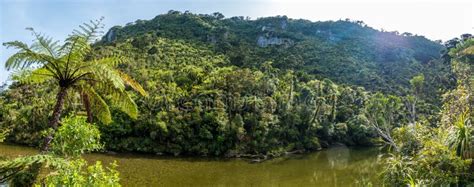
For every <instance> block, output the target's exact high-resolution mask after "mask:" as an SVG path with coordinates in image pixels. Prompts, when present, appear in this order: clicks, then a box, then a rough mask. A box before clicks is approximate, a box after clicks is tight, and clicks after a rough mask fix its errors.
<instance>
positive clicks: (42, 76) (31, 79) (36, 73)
mask: <svg viewBox="0 0 474 187" xmlns="http://www.w3.org/2000/svg"><path fill="white" fill-rule="evenodd" d="M54 77H55V75H54V74H52V73H51V72H50V71H49V70H48V69H46V68H38V69H35V70H23V71H19V72H15V73H13V74H12V79H13V80H16V81H18V82H21V83H25V84H39V83H43V82H46V81H48V80H51V79H52V78H54Z"/></svg>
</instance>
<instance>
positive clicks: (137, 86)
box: [116, 70, 148, 97]
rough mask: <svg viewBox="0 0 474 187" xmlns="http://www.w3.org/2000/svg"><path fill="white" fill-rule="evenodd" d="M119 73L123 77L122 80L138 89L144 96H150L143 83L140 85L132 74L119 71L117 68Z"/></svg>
mask: <svg viewBox="0 0 474 187" xmlns="http://www.w3.org/2000/svg"><path fill="white" fill-rule="evenodd" d="M116 71H117V73H118V74H119V75H120V77H121V78H122V80H123V81H124V82H125V83H126V84H127V85H129V86H130V87H132V88H133V89H134V90H135V91H137V92H138V93H140V94H141V95H142V96H145V97H148V93H147V92H146V91H145V89H143V87H142V85H140V84H139V83H138V82H136V81H135V80H133V79H132V78H131V77H130V76H128V75H127V74H125V73H123V72H121V71H119V70H116Z"/></svg>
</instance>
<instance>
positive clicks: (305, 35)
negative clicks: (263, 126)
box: [101, 11, 454, 94]
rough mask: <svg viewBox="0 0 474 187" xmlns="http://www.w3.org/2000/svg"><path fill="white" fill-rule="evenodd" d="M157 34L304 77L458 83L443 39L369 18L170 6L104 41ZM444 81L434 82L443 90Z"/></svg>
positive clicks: (391, 89) (388, 84) (397, 87)
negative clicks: (200, 11)
mask: <svg viewBox="0 0 474 187" xmlns="http://www.w3.org/2000/svg"><path fill="white" fill-rule="evenodd" d="M158 37H161V38H168V39H174V40H184V41H186V42H189V43H192V44H194V45H198V46H203V47H207V48H209V49H210V50H212V51H214V52H215V53H217V54H224V55H226V57H227V58H228V59H229V61H230V63H231V64H233V65H236V66H239V67H260V66H261V65H262V64H264V63H265V62H266V61H272V62H273V66H274V67H275V68H279V69H284V70H287V69H291V70H294V71H295V72H296V73H298V74H299V75H300V76H299V77H301V78H305V79H311V78H317V79H321V78H329V79H331V80H333V81H335V82H337V83H340V84H350V85H357V86H363V87H365V88H366V89H368V90H372V91H383V92H386V93H395V94H406V91H407V89H408V88H409V86H410V84H409V82H408V81H409V80H410V79H411V78H412V77H414V76H416V75H418V74H419V73H423V74H425V76H426V78H427V81H429V82H430V83H435V84H434V85H435V86H439V85H446V84H448V85H450V84H451V85H452V84H454V82H453V81H452V79H451V78H452V75H449V74H450V71H449V65H447V64H441V62H439V61H436V60H435V59H439V57H440V55H441V52H442V51H443V50H445V49H444V46H443V45H441V44H440V43H437V42H434V41H430V40H428V39H426V38H425V37H423V36H417V35H413V34H410V33H402V34H400V33H398V32H396V31H394V32H386V31H378V30H375V29H373V28H371V27H369V26H367V25H365V24H364V23H363V22H362V21H351V20H339V21H325V22H311V21H308V20H302V19H290V18H287V17H286V16H277V17H266V18H258V19H256V20H251V19H248V18H244V17H232V18H224V16H223V15H222V14H220V13H214V14H213V15H196V14H192V13H189V12H185V13H181V12H178V11H170V12H169V13H168V14H164V15H159V16H156V17H155V18H154V19H152V20H148V21H145V20H137V21H135V22H134V23H129V24H127V26H124V27H121V26H116V27H113V28H111V29H110V30H109V31H108V32H107V34H106V35H105V36H104V37H103V39H102V42H101V43H102V44H105V45H113V44H114V43H120V42H122V41H125V40H132V42H133V45H134V47H137V48H140V49H143V50H149V49H151V48H152V46H151V45H149V44H150V42H151V41H153V40H155V39H156V38H158ZM152 51H153V50H152ZM152 51H150V52H152ZM432 72H436V74H431V73H432ZM446 74H448V75H446ZM427 85H433V84H427ZM439 88H440V87H437V88H427V89H429V92H430V94H433V92H435V93H443V92H438V91H439V90H438V89H439Z"/></svg>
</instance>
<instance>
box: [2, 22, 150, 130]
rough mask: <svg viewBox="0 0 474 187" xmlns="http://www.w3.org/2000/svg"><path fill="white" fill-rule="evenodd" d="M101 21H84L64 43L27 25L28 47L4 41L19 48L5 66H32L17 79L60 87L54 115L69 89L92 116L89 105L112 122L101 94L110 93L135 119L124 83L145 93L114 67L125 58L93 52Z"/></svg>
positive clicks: (8, 45) (59, 111)
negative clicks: (28, 34)
mask: <svg viewBox="0 0 474 187" xmlns="http://www.w3.org/2000/svg"><path fill="white" fill-rule="evenodd" d="M101 21H102V19H100V20H94V21H91V22H90V23H84V25H81V26H80V28H81V29H80V31H78V30H74V32H73V34H71V35H70V36H69V37H68V38H66V39H65V42H64V44H63V45H60V44H59V41H53V40H52V38H49V37H46V36H44V35H42V34H40V33H37V32H36V31H35V30H33V29H32V28H28V30H30V31H31V32H32V34H33V36H34V37H35V40H34V42H33V44H32V45H31V46H28V45H27V44H25V43H23V42H20V41H12V42H6V43H4V44H3V45H4V46H6V47H7V48H14V49H16V50H18V51H17V53H15V54H13V55H12V56H10V57H9V58H8V59H7V61H6V62H5V67H6V68H7V69H24V68H30V67H35V69H33V70H30V71H24V72H23V73H22V74H21V75H19V76H18V79H19V81H20V82H24V83H43V82H46V81H48V80H51V81H53V82H54V84H55V86H57V87H60V88H61V89H60V92H59V93H58V98H57V104H56V105H57V106H58V108H56V109H55V110H58V111H55V112H54V113H53V114H54V115H60V114H61V110H62V107H63V106H62V101H61V100H63V99H64V97H65V96H66V95H67V92H66V91H67V90H68V89H73V90H74V91H77V92H78V93H80V95H81V96H82V99H83V100H84V102H86V103H85V108H86V111H87V112H89V114H90V115H92V113H91V109H90V108H92V111H94V112H95V113H94V114H97V117H98V119H99V120H101V121H102V122H104V123H110V122H111V118H110V113H107V112H106V111H108V105H107V104H105V101H104V99H103V96H104V95H107V96H112V97H109V99H110V100H112V101H114V102H113V103H114V104H117V105H118V106H120V108H121V109H123V110H124V112H126V113H127V114H129V115H130V116H131V117H132V118H136V117H137V110H138V109H137V108H136V105H135V104H134V102H133V100H131V99H130V97H129V96H128V94H127V92H126V91H125V85H130V87H131V88H133V89H135V90H137V91H138V92H139V93H140V94H142V95H146V92H145V91H144V90H143V88H142V87H141V86H140V84H138V83H137V82H135V81H134V80H133V79H131V78H130V77H129V76H128V75H126V74H124V73H123V72H121V71H119V70H117V69H115V66H117V65H119V64H123V63H125V62H126V61H127V59H126V58H125V57H123V56H121V55H118V54H108V55H102V56H99V57H95V55H93V50H92V47H91V45H90V43H91V42H92V41H94V39H95V37H96V35H97V34H98V33H99V29H100V28H101V27H102V25H101ZM63 90H64V91H63ZM96 90H99V91H101V92H102V94H103V95H99V94H98V93H97V92H98V91H96ZM61 92H63V93H61ZM59 95H62V96H61V97H59ZM88 99H91V101H88ZM58 119H59V118H58V117H56V116H55V117H53V120H58ZM56 123H57V121H54V122H51V124H52V125H53V126H55V125H56ZM52 128H55V127H52Z"/></svg>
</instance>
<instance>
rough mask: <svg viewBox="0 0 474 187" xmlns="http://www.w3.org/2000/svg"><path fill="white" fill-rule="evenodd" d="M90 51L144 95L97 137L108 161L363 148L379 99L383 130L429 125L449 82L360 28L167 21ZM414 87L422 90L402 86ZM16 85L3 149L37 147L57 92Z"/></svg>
mask: <svg viewBox="0 0 474 187" xmlns="http://www.w3.org/2000/svg"><path fill="white" fill-rule="evenodd" d="M93 48H94V52H93V54H92V55H91V57H90V58H95V57H100V56H105V55H107V54H111V53H113V54H119V55H122V56H127V57H129V58H130V59H132V60H130V61H129V62H128V63H126V64H120V65H119V68H120V69H121V70H122V71H124V72H126V73H128V74H129V75H131V77H134V79H135V80H136V81H137V82H140V83H141V84H142V85H143V87H144V89H145V90H147V91H148V92H149V94H150V96H149V97H143V96H139V95H133V94H132V98H133V99H134V100H135V102H136V104H137V106H138V108H139V110H140V115H139V117H138V119H136V120H135V119H132V118H130V117H128V116H127V115H124V113H123V112H120V111H119V110H116V109H114V108H112V109H111V110H112V114H113V122H112V123H111V124H109V125H100V126H99V127H100V130H101V132H102V136H103V140H104V141H105V142H106V143H105V145H106V146H107V149H109V150H114V151H139V152H148V153H160V154H161V153H169V154H175V155H178V154H192V155H227V156H236V155H240V154H256V155H279V154H282V153H284V152H287V151H295V150H297V151H304V150H317V149H320V148H322V147H328V146H330V145H331V144H334V143H343V144H347V145H372V144H374V143H377V140H376V138H377V132H376V131H375V130H374V129H373V128H372V127H371V124H370V123H371V121H373V120H376V119H375V118H377V116H369V115H367V110H369V109H370V107H371V106H372V105H376V104H377V103H378V102H386V101H385V100H384V99H385V96H387V97H389V98H390V100H389V102H396V103H394V105H396V107H397V108H396V109H395V111H394V113H395V114H394V117H393V119H391V120H390V121H387V123H404V122H409V121H410V120H411V121H414V120H417V119H424V120H427V121H429V122H431V123H433V124H435V123H436V121H437V119H438V117H437V115H436V114H437V112H439V110H440V107H441V105H440V103H441V102H440V98H441V97H440V96H441V94H442V93H444V92H445V91H446V90H447V89H449V88H451V87H453V86H454V83H455V79H454V77H453V75H452V73H451V71H450V65H449V63H445V61H444V60H443V59H441V58H440V57H441V56H440V55H441V54H442V52H443V51H446V48H445V47H444V46H443V45H441V44H439V43H437V42H433V41H430V40H428V39H426V38H424V37H423V36H416V35H412V34H410V33H403V34H399V33H397V32H385V31H378V30H375V29H373V28H370V27H369V26H367V25H365V24H364V23H363V22H361V21H350V20H339V21H327V22H310V21H307V20H295V19H289V18H287V17H285V16H278V17H268V18H259V19H257V20H250V19H246V18H243V17H232V18H224V17H223V15H222V14H220V13H215V14H213V15H196V14H192V13H189V12H185V13H181V12H177V11H170V12H169V13H168V14H164V15H159V16H157V17H155V18H154V19H152V20H149V21H143V20H137V21H135V22H134V23H130V24H127V26H124V27H120V26H116V27H112V28H111V29H110V30H109V31H108V32H107V33H106V34H105V35H104V36H103V38H102V40H100V41H98V42H96V43H95V44H94V45H93ZM21 73H22V72H19V73H18V74H16V75H13V80H15V76H18V77H21ZM416 76H418V78H421V79H423V81H424V83H421V84H419V85H414V84H411V83H410V80H411V79H412V78H413V77H416ZM25 82H26V81H15V82H13V84H12V85H10V86H9V89H6V90H5V91H3V92H2V94H1V97H0V102H1V103H2V105H3V106H4V107H2V109H1V112H0V117H1V119H2V120H0V121H1V126H2V127H7V128H10V129H12V132H13V133H11V135H10V136H9V137H8V138H7V140H8V141H11V142H17V143H24V144H29V145H35V144H37V143H38V142H39V141H38V139H40V132H41V130H44V129H45V128H46V127H47V122H48V119H49V118H48V117H49V116H50V112H51V111H52V107H53V106H54V104H53V102H54V95H51V94H46V93H49V92H56V90H54V88H52V87H50V86H47V85H48V84H51V83H50V82H43V83H39V84H28V83H25ZM33 90H34V91H33ZM379 92H380V93H379ZM382 94H385V95H383V96H382ZM373 96H380V97H373ZM415 97H416V99H415ZM67 99H68V100H67V102H66V106H67V107H66V111H67V112H68V113H71V112H79V113H81V111H84V108H83V106H82V105H81V104H80V97H79V96H77V97H70V98H67ZM415 100H416V105H417V109H416V111H411V108H410V107H411V105H414V102H415ZM380 115H382V114H380ZM409 116H410V117H409ZM371 117H372V118H374V119H371ZM95 121H96V122H97V123H102V121H97V120H95Z"/></svg>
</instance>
